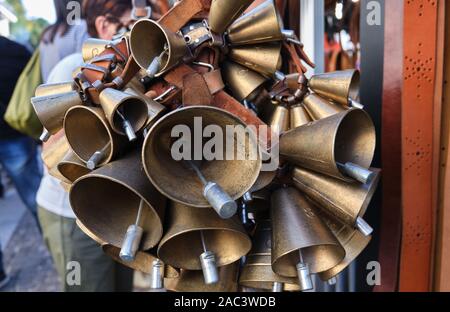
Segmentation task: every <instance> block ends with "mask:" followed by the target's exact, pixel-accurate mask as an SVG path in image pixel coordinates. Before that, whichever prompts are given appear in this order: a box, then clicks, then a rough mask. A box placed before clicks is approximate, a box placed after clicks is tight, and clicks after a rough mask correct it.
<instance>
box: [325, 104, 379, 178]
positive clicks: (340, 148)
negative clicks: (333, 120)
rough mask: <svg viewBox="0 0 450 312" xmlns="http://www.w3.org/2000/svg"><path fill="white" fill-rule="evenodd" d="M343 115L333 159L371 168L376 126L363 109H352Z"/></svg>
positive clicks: (337, 133)
mask: <svg viewBox="0 0 450 312" xmlns="http://www.w3.org/2000/svg"><path fill="white" fill-rule="evenodd" d="M341 114H342V120H341V122H340V124H339V126H338V128H337V130H336V134H335V144H334V150H333V157H334V160H335V163H336V169H337V168H338V166H337V163H341V164H346V163H347V162H351V163H353V164H356V165H359V166H361V167H363V168H369V167H370V165H371V164H372V160H373V157H374V153H375V146H376V133H375V126H374V125H373V122H372V120H371V119H370V117H369V115H368V114H367V113H366V112H365V111H363V110H361V109H350V110H348V111H346V112H344V113H341Z"/></svg>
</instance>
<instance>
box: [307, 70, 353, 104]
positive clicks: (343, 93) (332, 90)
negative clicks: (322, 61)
mask: <svg viewBox="0 0 450 312" xmlns="http://www.w3.org/2000/svg"><path fill="white" fill-rule="evenodd" d="M309 87H310V88H311V89H312V90H313V91H314V92H315V93H317V94H319V95H320V96H322V97H324V98H326V99H329V100H332V101H335V102H337V103H339V104H341V105H343V106H348V105H349V100H357V99H358V97H359V71H358V70H355V69H350V70H344V71H335V72H331V73H325V74H318V75H314V76H313V77H311V79H310V80H309Z"/></svg>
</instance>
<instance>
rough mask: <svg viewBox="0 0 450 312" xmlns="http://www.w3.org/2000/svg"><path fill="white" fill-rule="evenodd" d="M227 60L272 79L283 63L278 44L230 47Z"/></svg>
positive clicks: (279, 44)
mask: <svg viewBox="0 0 450 312" xmlns="http://www.w3.org/2000/svg"><path fill="white" fill-rule="evenodd" d="M229 58H230V59H231V60H233V61H235V62H236V63H239V64H241V65H242V66H245V67H247V68H250V69H251V70H254V71H256V72H258V73H260V74H261V75H264V76H266V77H272V76H273V75H274V74H275V73H276V72H277V71H279V70H280V69H281V66H282V63H283V59H282V57H281V43H279V42H273V43H265V44H259V45H251V46H239V47H232V48H231V49H230V53H229Z"/></svg>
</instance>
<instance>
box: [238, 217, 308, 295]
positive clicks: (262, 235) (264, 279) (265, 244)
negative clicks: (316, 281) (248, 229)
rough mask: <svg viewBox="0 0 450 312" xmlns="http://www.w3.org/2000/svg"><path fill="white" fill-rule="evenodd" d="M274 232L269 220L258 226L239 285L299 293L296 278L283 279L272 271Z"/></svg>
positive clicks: (259, 223) (261, 222)
mask: <svg viewBox="0 0 450 312" xmlns="http://www.w3.org/2000/svg"><path fill="white" fill-rule="evenodd" d="M271 239H272V230H271V222H270V221H269V220H261V221H259V222H258V224H257V226H256V233H255V236H254V239H253V247H252V250H251V251H250V253H249V254H248V256H247V262H246V264H245V266H244V268H243V269H242V272H241V276H240V278H239V284H240V285H241V286H244V287H249V288H255V289H264V290H272V291H274V292H280V291H283V290H284V291H298V290H300V287H299V286H298V281H297V279H296V278H294V277H283V276H281V275H278V274H276V273H275V272H273V270H272V262H271V254H272V253H271V251H272V243H271Z"/></svg>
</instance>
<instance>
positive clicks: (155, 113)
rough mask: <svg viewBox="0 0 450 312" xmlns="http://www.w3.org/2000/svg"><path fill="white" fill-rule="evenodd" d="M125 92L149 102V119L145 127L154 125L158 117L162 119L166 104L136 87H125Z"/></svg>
mask: <svg viewBox="0 0 450 312" xmlns="http://www.w3.org/2000/svg"><path fill="white" fill-rule="evenodd" d="M125 93H128V94H131V95H135V96H138V97H139V98H141V99H142V100H144V101H145V103H147V108H148V119H147V123H146V124H145V128H148V127H150V126H151V125H153V124H154V123H155V122H156V121H157V120H158V119H160V118H161V117H162V116H163V115H164V114H165V112H166V107H165V106H164V105H161V104H159V103H158V102H156V101H155V100H153V99H151V98H149V97H148V96H146V95H145V94H143V93H141V92H140V91H138V90H136V89H134V88H127V89H125Z"/></svg>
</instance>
